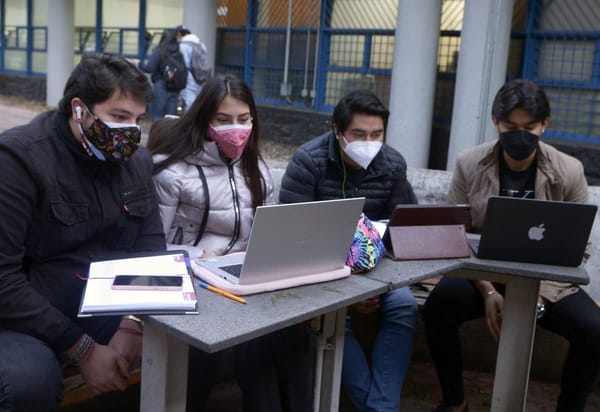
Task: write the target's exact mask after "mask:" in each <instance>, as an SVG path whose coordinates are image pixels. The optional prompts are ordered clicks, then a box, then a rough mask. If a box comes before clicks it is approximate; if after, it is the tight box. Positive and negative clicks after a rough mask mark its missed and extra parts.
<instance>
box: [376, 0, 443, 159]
mask: <svg viewBox="0 0 600 412" xmlns="http://www.w3.org/2000/svg"><path fill="white" fill-rule="evenodd" d="M441 14H442V0H426V1H413V0H399V3H398V20H397V23H396V32H395V45H394V62H393V66H392V67H393V69H392V80H391V89H390V112H391V113H390V120H389V122H388V130H387V134H386V141H387V143H388V144H389V145H390V146H392V147H394V148H395V149H397V150H398V151H400V152H401V153H402V154H403V155H404V157H405V158H406V161H407V163H408V165H409V166H413V167H421V168H426V167H427V165H428V161H429V143H430V140H431V125H432V118H433V101H434V97H435V82H436V72H437V70H436V67H437V51H438V39H439V33H440V19H441Z"/></svg>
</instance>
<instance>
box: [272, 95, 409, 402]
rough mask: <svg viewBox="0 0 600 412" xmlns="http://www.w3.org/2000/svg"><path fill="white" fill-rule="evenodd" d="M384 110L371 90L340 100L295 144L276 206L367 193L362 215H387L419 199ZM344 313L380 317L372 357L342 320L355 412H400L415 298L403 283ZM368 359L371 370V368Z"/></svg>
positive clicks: (346, 371) (344, 375)
mask: <svg viewBox="0 0 600 412" xmlns="http://www.w3.org/2000/svg"><path fill="white" fill-rule="evenodd" d="M388 117H389V111H388V110H387V109H386V108H385V107H384V106H383V104H382V103H381V101H380V100H379V99H378V98H377V96H375V95H374V94H373V93H372V92H370V91H367V90H361V91H355V92H352V93H350V94H348V95H346V96H345V97H343V98H342V99H341V100H340V102H339V103H338V104H337V106H336V107H335V109H334V112H333V120H332V131H330V132H328V133H326V134H324V135H322V136H319V137H316V138H314V139H313V140H311V141H309V142H307V143H305V144H303V145H302V146H300V147H299V148H298V150H297V151H296V153H294V156H293V157H292V160H291V162H290V164H289V165H288V167H287V170H286V172H285V175H284V176H283V179H282V182H281V192H280V195H279V201H280V202H281V203H295V202H310V201H316V200H327V199H340V198H347V197H359V196H364V197H365V198H366V201H365V206H364V209H363V212H364V213H365V215H366V216H367V217H368V218H370V219H373V220H380V219H388V218H389V217H390V215H391V213H392V211H393V210H394V207H395V206H396V205H397V204H403V203H416V197H415V194H414V192H413V190H412V187H411V185H410V183H409V182H408V180H407V178H406V162H405V160H404V158H403V157H402V155H401V154H400V153H398V152H397V151H396V150H394V149H393V148H392V147H390V146H388V145H386V144H385V143H384V139H385V130H386V127H387V121H388ZM348 312H349V314H377V315H378V316H379V317H380V321H381V322H380V328H379V333H378V334H377V338H376V341H375V344H374V347H373V352H372V354H371V359H370V361H368V360H367V358H366V356H365V353H364V350H363V349H362V348H361V347H360V344H359V343H358V341H357V340H356V338H355V337H354V334H353V331H352V325H351V317H350V316H349V317H348V319H347V322H346V342H345V344H344V361H343V370H342V383H343V385H344V388H345V390H346V393H347V394H348V396H349V397H350V399H351V400H352V402H353V403H354V405H355V406H356V408H357V409H358V410H360V411H366V410H377V411H397V410H398V408H399V404H400V391H401V388H402V383H403V382H404V378H405V376H406V373H407V370H408V366H409V362H410V356H411V353H412V336H413V331H414V327H415V322H416V314H417V303H416V301H415V298H414V297H413V295H412V293H411V292H410V290H409V289H408V287H404V288H401V289H396V290H393V291H391V292H388V293H386V294H383V295H381V296H379V297H376V298H373V299H369V300H366V301H364V302H360V303H357V304H355V305H352V306H351V307H350V308H349V311H348ZM369 364H371V365H372V366H371V368H370V367H369Z"/></svg>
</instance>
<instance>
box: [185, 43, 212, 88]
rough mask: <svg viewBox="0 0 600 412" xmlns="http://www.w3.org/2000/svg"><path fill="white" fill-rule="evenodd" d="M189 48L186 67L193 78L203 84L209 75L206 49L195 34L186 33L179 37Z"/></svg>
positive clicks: (209, 69) (209, 68)
mask: <svg viewBox="0 0 600 412" xmlns="http://www.w3.org/2000/svg"><path fill="white" fill-rule="evenodd" d="M181 43H183V44H186V45H188V46H189V47H190V49H191V54H190V66H189V67H188V68H187V69H188V70H189V71H190V73H192V76H193V77H194V80H196V82H197V83H198V84H200V85H202V84H204V82H206V80H207V79H208V78H209V77H210V71H211V67H210V62H209V61H208V50H207V49H206V46H205V45H204V43H202V42H201V41H200V39H199V38H198V36H196V35H195V34H188V35H186V36H184V37H183V38H182V39H181Z"/></svg>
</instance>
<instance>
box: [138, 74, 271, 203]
mask: <svg viewBox="0 0 600 412" xmlns="http://www.w3.org/2000/svg"><path fill="white" fill-rule="evenodd" d="M228 95H229V96H231V97H233V98H234V99H236V100H239V101H242V102H244V103H246V104H247V105H248V107H249V108H250V115H251V116H252V134H251V135H250V139H249V140H248V143H247V144H246V147H245V148H244V152H243V153H242V156H241V159H240V162H241V167H242V171H243V173H244V180H245V181H246V184H247V185H248V188H249V190H250V193H251V195H252V205H253V207H254V208H256V207H257V206H260V205H262V204H263V203H264V199H265V184H264V177H263V176H262V175H261V173H260V169H259V167H258V164H259V162H260V161H262V157H261V155H260V153H259V149H258V136H259V127H258V116H257V113H256V105H255V103H254V97H253V96H252V92H251V91H250V88H249V87H248V85H247V84H246V83H245V82H244V81H242V80H240V79H238V78H237V77H235V76H234V75H231V74H226V75H215V76H214V77H212V78H210V79H209V80H208V81H207V82H206V83H205V84H204V87H202V91H201V92H200V94H199V95H198V97H197V98H196V100H195V101H194V103H193V104H192V106H191V107H190V110H188V111H187V112H186V113H185V114H184V115H183V116H182V117H181V118H179V119H173V118H166V119H161V120H158V121H157V122H155V123H154V124H153V125H152V127H151V128H150V135H149V138H148V149H149V150H150V151H151V152H152V153H153V154H157V153H161V154H165V155H167V157H166V158H165V159H164V160H162V161H160V162H159V163H157V164H155V165H154V171H153V173H154V174H156V173H158V172H160V171H161V170H164V169H165V168H167V167H169V166H170V165H171V164H173V163H175V162H178V161H181V160H183V158H184V157H185V156H188V155H190V154H193V153H198V152H200V151H202V150H204V143H205V142H206V141H207V140H209V139H208V138H207V131H208V126H209V124H210V121H211V120H212V118H213V117H214V115H215V113H216V112H217V110H218V109H219V105H220V104H221V102H222V101H223V99H224V98H225V96H228Z"/></svg>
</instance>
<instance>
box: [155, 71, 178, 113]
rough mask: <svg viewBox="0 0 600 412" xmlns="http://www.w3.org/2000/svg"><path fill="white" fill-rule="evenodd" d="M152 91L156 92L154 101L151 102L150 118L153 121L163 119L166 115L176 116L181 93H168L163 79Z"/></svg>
mask: <svg viewBox="0 0 600 412" xmlns="http://www.w3.org/2000/svg"><path fill="white" fill-rule="evenodd" d="M152 89H153V91H154V100H152V101H151V102H150V118H151V119H152V121H156V120H158V119H161V118H163V117H164V116H165V115H166V114H176V113H177V99H178V98H179V93H178V92H170V91H168V90H167V88H166V87H165V82H164V80H162V79H161V80H158V81H157V82H156V83H154V85H153V87H152Z"/></svg>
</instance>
